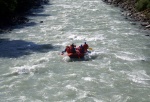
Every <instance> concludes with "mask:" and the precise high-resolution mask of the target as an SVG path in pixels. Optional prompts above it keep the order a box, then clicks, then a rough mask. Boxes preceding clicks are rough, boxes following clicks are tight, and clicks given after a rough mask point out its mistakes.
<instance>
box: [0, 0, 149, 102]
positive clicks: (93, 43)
mask: <svg viewBox="0 0 150 102" xmlns="http://www.w3.org/2000/svg"><path fill="white" fill-rule="evenodd" d="M33 11H34V12H33V14H32V15H29V19H30V21H29V22H28V23H26V24H23V25H18V26H15V27H14V30H13V31H11V32H10V33H5V34H1V35H0V37H1V39H0V70H1V71H0V102H149V101H150V69H149V68H150V42H149V40H150V38H149V37H147V36H145V35H146V34H148V32H149V31H146V30H143V29H139V26H138V25H133V22H132V21H129V20H127V19H125V18H124V16H122V15H121V10H120V9H119V8H117V7H114V6H112V5H107V4H105V3H104V2H102V1H101V0H51V1H50V4H49V5H45V6H44V9H43V8H40V9H35V10H33ZM85 41H86V42H87V43H88V45H89V46H90V47H91V48H92V49H93V50H92V51H91V53H90V54H89V56H87V59H86V60H82V59H76V60H72V59H69V58H68V57H67V56H66V54H64V55H61V54H60V53H61V51H63V50H64V49H65V46H66V45H68V44H71V43H74V44H76V45H77V46H79V45H81V44H83V43H84V42H85Z"/></svg>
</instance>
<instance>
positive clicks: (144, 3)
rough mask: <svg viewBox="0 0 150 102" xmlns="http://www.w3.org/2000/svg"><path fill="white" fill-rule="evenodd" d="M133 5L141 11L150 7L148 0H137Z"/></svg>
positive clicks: (149, 0)
mask: <svg viewBox="0 0 150 102" xmlns="http://www.w3.org/2000/svg"><path fill="white" fill-rule="evenodd" d="M135 7H136V9H137V10H138V11H143V10H145V9H147V8H150V0H137V2H136V4H135Z"/></svg>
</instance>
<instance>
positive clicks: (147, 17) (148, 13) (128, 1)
mask: <svg viewBox="0 0 150 102" xmlns="http://www.w3.org/2000/svg"><path fill="white" fill-rule="evenodd" d="M103 1H104V2H106V3H107V4H110V5H115V6H118V7H120V8H122V9H123V11H122V14H123V15H124V16H125V18H126V19H130V20H132V21H138V22H140V25H141V27H144V29H148V30H150V9H145V10H143V11H140V12H139V11H138V10H137V9H136V7H135V3H136V0H103ZM134 24H136V23H134Z"/></svg>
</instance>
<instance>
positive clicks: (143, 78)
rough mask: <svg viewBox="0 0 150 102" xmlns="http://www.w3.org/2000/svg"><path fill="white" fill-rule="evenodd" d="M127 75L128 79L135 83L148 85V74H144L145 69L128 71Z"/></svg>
mask: <svg viewBox="0 0 150 102" xmlns="http://www.w3.org/2000/svg"><path fill="white" fill-rule="evenodd" d="M127 75H128V76H129V80H132V81H133V82H135V83H138V84H143V85H149V81H150V76H149V75H147V74H146V72H145V70H140V71H133V72H129V73H127Z"/></svg>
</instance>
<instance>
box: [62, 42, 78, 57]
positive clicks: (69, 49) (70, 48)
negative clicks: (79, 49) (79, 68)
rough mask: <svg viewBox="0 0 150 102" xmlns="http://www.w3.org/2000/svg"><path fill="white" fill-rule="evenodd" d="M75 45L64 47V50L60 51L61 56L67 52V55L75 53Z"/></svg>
mask: <svg viewBox="0 0 150 102" xmlns="http://www.w3.org/2000/svg"><path fill="white" fill-rule="evenodd" d="M75 47H76V45H74V44H71V45H70V46H66V48H65V50H64V51H62V55H63V54H64V53H65V52H67V53H76V49H75Z"/></svg>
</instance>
